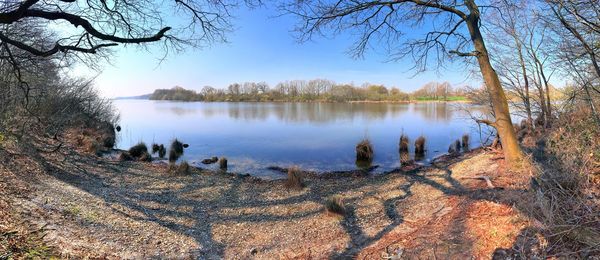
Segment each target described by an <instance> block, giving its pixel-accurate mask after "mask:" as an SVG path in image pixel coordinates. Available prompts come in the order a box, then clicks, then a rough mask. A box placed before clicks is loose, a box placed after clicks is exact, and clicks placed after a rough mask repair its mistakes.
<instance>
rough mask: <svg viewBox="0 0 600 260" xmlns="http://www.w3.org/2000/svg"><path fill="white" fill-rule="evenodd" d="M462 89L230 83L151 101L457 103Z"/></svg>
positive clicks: (160, 92)
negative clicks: (405, 89) (403, 89)
mask: <svg viewBox="0 0 600 260" xmlns="http://www.w3.org/2000/svg"><path fill="white" fill-rule="evenodd" d="M466 92H467V91H466V89H465V88H453V87H452V86H451V85H450V83H448V82H443V83H438V82H430V83H427V84H425V85H424V86H423V87H421V88H420V89H418V90H416V91H414V92H410V93H407V92H403V91H401V90H400V89H398V88H386V87H385V86H383V85H373V84H363V85H362V86H354V85H351V84H336V83H335V82H333V81H330V80H323V79H316V80H309V81H306V80H293V81H286V82H281V83H278V84H277V85H276V86H275V87H273V88H271V87H269V85H268V84H267V83H265V82H258V83H256V82H246V83H242V84H238V83H234V84H231V85H229V86H228V87H227V89H217V88H213V87H210V86H206V87H203V88H202V90H201V91H200V92H196V91H194V90H188V89H184V88H182V87H174V88H171V89H157V90H155V91H154V93H153V94H152V95H151V96H150V99H151V100H178V101H299V102H304V101H329V102H345V101H412V100H424V101H428V100H431V101H435V100H440V101H457V100H467V97H466Z"/></svg>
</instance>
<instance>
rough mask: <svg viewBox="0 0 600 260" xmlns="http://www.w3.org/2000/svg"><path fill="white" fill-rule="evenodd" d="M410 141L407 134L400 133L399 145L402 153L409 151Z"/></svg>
mask: <svg viewBox="0 0 600 260" xmlns="http://www.w3.org/2000/svg"><path fill="white" fill-rule="evenodd" d="M408 143H409V140H408V136H407V135H405V134H401V135H400V142H399V143H398V146H399V149H398V150H399V151H400V152H401V153H402V152H406V153H408Z"/></svg>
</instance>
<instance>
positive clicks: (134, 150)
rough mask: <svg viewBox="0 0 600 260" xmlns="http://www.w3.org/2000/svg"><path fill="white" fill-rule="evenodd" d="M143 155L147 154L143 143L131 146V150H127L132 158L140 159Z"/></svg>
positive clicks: (146, 148)
mask: <svg viewBox="0 0 600 260" xmlns="http://www.w3.org/2000/svg"><path fill="white" fill-rule="evenodd" d="M145 153H148V147H147V146H146V144H145V143H144V142H140V143H138V144H136V145H134V146H132V147H131V148H129V154H130V155H131V156H132V157H133V158H140V157H142V155H144V154H145Z"/></svg>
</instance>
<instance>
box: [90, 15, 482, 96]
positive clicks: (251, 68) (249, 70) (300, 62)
mask: <svg viewBox="0 0 600 260" xmlns="http://www.w3.org/2000/svg"><path fill="white" fill-rule="evenodd" d="M276 14H277V13H276V11H274V10H272V9H267V8H265V7H263V8H258V9H252V10H250V9H247V8H241V9H238V10H236V12H235V15H236V17H235V19H234V21H233V23H234V30H233V32H232V33H230V34H228V41H229V42H228V43H216V44H213V45H212V46H208V47H205V48H202V49H191V48H188V49H187V50H186V51H184V52H181V53H170V54H169V55H168V56H167V59H166V60H163V61H162V62H159V59H160V58H162V57H163V55H164V52H162V50H161V49H160V48H159V47H150V48H149V49H148V50H147V51H146V50H140V49H139V48H136V47H123V46H118V47H116V48H114V49H113V50H114V52H115V55H114V57H113V58H112V59H111V62H110V64H104V65H103V66H102V68H103V70H102V71H101V72H100V73H99V74H98V73H97V72H95V73H96V74H98V75H97V78H96V86H97V87H98V89H99V90H100V92H101V94H102V95H104V96H106V97H116V96H131V95H140V94H146V93H151V92H152V91H153V90H154V89H157V88H171V87H173V86H176V85H178V86H182V87H185V88H189V89H195V90H200V89H201V88H202V87H203V86H207V85H209V86H213V87H216V88H226V87H227V86H228V85H229V84H230V83H233V82H245V81H265V82H267V83H269V85H270V86H274V85H275V84H276V83H277V82H280V81H285V80H295V79H305V80H309V79H314V78H325V79H330V80H334V81H336V82H338V83H354V84H356V85H360V84H362V83H364V82H369V83H374V84H384V85H386V86H388V87H392V86H395V87H399V88H400V89H402V90H404V91H412V90H415V89H417V88H418V87H420V86H422V85H423V84H425V83H427V82H429V81H434V80H439V81H449V82H451V83H452V84H453V85H464V84H473V80H469V79H468V78H467V77H468V72H467V71H464V70H463V69H462V66H458V67H460V68H461V69H460V71H452V70H445V71H440V72H436V71H429V72H426V73H422V74H419V75H416V76H415V73H414V71H411V70H410V68H411V67H412V63H411V61H410V60H403V61H399V62H386V60H388V57H387V55H386V53H385V52H384V51H383V49H379V50H378V49H377V46H374V49H371V50H369V51H368V52H367V54H366V55H365V57H364V58H362V59H353V58H352V57H351V56H350V55H348V53H347V51H348V49H349V48H350V47H351V46H352V43H353V40H354V39H353V37H352V35H351V34H350V33H348V34H342V35H337V36H335V37H328V38H324V37H317V38H315V39H313V40H312V41H310V42H305V43H299V42H298V41H297V40H296V38H295V37H294V34H293V33H292V32H291V30H292V29H293V27H294V24H295V18H294V17H289V16H284V17H275V15H276ZM449 67H452V66H449Z"/></svg>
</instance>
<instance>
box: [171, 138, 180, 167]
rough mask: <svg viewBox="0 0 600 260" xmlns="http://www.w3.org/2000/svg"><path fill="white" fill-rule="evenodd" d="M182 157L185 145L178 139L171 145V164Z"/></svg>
mask: <svg viewBox="0 0 600 260" xmlns="http://www.w3.org/2000/svg"><path fill="white" fill-rule="evenodd" d="M182 155H183V143H181V142H180V141H179V140H177V139H175V140H173V142H172V143H171V148H170V149H169V162H172V163H173V162H176V161H177V160H179V157H181V156H182Z"/></svg>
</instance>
